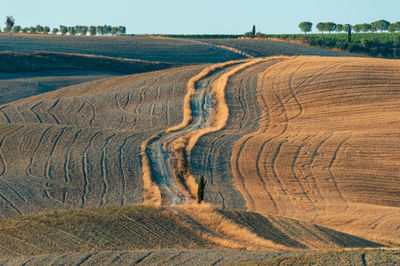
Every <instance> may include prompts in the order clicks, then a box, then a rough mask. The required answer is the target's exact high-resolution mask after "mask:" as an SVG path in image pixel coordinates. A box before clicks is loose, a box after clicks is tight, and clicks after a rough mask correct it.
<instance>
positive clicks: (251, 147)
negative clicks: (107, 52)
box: [0, 56, 400, 262]
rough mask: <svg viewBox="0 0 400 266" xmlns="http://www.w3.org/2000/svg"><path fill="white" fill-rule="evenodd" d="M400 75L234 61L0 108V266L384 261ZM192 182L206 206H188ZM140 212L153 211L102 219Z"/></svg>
mask: <svg viewBox="0 0 400 266" xmlns="http://www.w3.org/2000/svg"><path fill="white" fill-rule="evenodd" d="M399 67H400V63H398V62H397V61H393V60H378V59H367V58H345V57H337V58H333V57H329V58H328V57H327V58H323V57H283V56H280V57H271V58H264V59H262V58H258V59H247V60H241V61H234V62H226V63H220V64H215V65H195V66H186V67H179V68H172V69H168V70H162V71H156V72H151V73H143V74H135V75H127V76H121V77H113V78H109V79H105V80H97V81H91V82H87V83H83V84H79V85H74V86H70V87H65V88H62V89H59V90H55V91H51V92H47V93H44V94H40V95H36V96H33V97H29V98H26V99H21V100H18V101H15V102H11V103H8V104H4V105H2V106H0V202H1V204H0V215H1V217H2V220H1V223H0V228H1V230H0V237H3V241H2V242H5V243H7V245H5V246H3V256H4V257H8V256H10V255H13V254H14V253H12V252H16V253H17V254H14V255H20V256H25V255H27V256H31V255H41V254H45V253H49V252H50V253H54V252H59V253H64V251H65V250H68V251H70V252H75V251H76V252H81V253H79V254H75V255H70V257H69V258H70V259H71V260H75V259H78V260H79V261H80V260H83V261H82V262H85V261H89V260H91V259H93V260H95V259H96V258H98V259H101V258H102V256H103V255H104V254H106V253H104V251H107V250H109V249H113V248H116V249H119V250H132V249H137V248H139V249H154V248H159V247H162V248H177V247H182V246H185V247H194V248H217V247H218V248H236V249H257V250H268V251H279V250H298V249H331V248H343V247H378V246H381V243H383V244H386V245H399V243H400V235H399V234H400V212H399V203H400V198H399V195H400V187H399V184H400V182H399V177H398V172H399V171H398V170H399V169H398V166H399V165H398V160H397V158H398V148H397V147H398V146H399V145H398V144H399V143H398V139H399V136H398V132H396V130H397V128H398V126H399V121H400V120H399V119H398V117H399V115H400V109H399V107H398V106H399V105H398V100H397V99H398V98H399V97H398V96H399V95H398V94H399V93H400V89H399V88H400V86H399V85H400V74H399V73H400V72H399ZM155 165H158V166H160V165H161V167H160V168H157V167H155ZM166 172H167V173H166ZM200 175H204V176H205V177H206V179H207V180H208V183H207V185H206V190H205V201H206V202H208V203H209V204H190V203H193V202H194V200H195V198H196V192H197V191H196V189H197V186H196V184H195V182H196V181H197V180H198V177H199V176H200ZM142 202H145V203H146V204H153V205H162V207H159V209H154V208H148V207H123V208H116V207H115V206H127V205H132V204H134V203H142ZM187 203H189V204H187ZM171 205H172V207H171ZM175 205H178V206H175ZM110 206H114V207H113V208H110ZM96 208H97V209H96ZM60 209H61V210H65V209H66V210H65V211H61V212H56V213H54V212H50V213H49V212H47V213H46V212H45V213H40V212H42V211H49V210H60ZM76 209H83V210H76ZM249 211H250V212H249ZM38 212H39V214H37V213H38ZM30 213H33V214H31V215H26V214H30ZM122 214H123V215H122ZM121 215H122V216H121ZM149 215H150V216H149ZM126 216H127V217H128V218H126ZM131 216H132V217H133V218H132V217H131ZM10 217H11V218H10ZM129 217H131V218H132V219H129ZM283 217H285V218H283ZM137 221H139V223H137ZM142 222H144V223H145V224H147V223H150V224H151V226H152V227H151V229H143V228H144V227H143V226H142V225H143V223H142ZM165 224H169V226H167V227H163V225H165ZM159 227H160V228H159ZM168 228H171V230H170V231H168V230H167V229H168ZM330 228H333V229H335V230H338V231H335V230H333V229H330ZM53 229H54V230H53ZM142 229H143V230H144V231H143V230H142ZM46 230H47V231H46ZM138 230H139V231H138ZM140 230H142V231H140ZM165 230H167V231H165ZM28 232H29V233H28ZM124 232H125V233H124ZM75 234H77V235H75ZM120 234H123V235H122V236H120ZM143 234H148V235H149V237H146V239H147V238H148V239H149V240H148V241H147V242H146V241H143V237H142V235H143ZM155 234H156V235H157V236H156V235H155ZM78 235H83V236H84V240H83V242H82V241H78V240H76V237H77V236H78ZM10 236H12V237H10ZM14 236H17V237H16V238H15V237H14ZM13 237H14V238H13ZM141 237H142V238H141ZM170 237H171V238H170ZM179 237H180V238H182V239H178V238H179ZM67 238H68V239H69V238H72V239H75V240H76V241H75V240H74V241H75V242H73V241H71V240H70V241H69V240H68V239H67ZM121 239H123V240H121ZM140 239H141V240H140ZM164 239H166V240H165V241H164ZM37 241H40V243H39V242H37ZM373 241H376V242H373ZM83 243H85V244H83ZM87 243H94V244H93V245H92V246H89V245H87ZM11 246H12V247H13V248H11V249H10V248H9V247H11ZM27 246H35V247H39V248H36V249H33V248H32V249H29V248H27ZM0 247H2V245H0ZM29 252H31V253H29ZM82 252H83V253H82ZM97 252H100V253H97ZM160 252H161V251H160ZM139 253H140V252H139ZM139 253H137V254H139ZM153 253H154V251H148V252H147V253H140V254H142V255H139V257H137V255H135V254H136V253H135V254H131V253H129V254H130V255H129V256H127V260H128V261H131V260H134V261H136V260H138V262H141V261H145V260H148V259H149V260H150V258H151V257H152V254H153ZM200 253H201V252H200ZM82 254H84V255H82ZM116 254H117V255H115V256H116V257H115V259H116V260H117V257H118V256H120V255H119V254H120V253H116ZM180 254H181V253H178V254H176V253H174V254H171V256H173V257H174V258H179V257H180V256H181V255H180ZM98 256H99V257H98ZM185 256H186V255H185ZM188 256H193V258H198V257H196V256H199V255H188ZM268 256H269V255H268ZM26 259H28V258H26ZM32 259H33V260H35V258H32ZM43 259H45V260H47V259H55V260H57V259H62V258H59V257H58V256H56V255H54V256H53V257H51V256H50V257H43ZM154 259H156V260H157V258H154ZM29 260H30V259H29Z"/></svg>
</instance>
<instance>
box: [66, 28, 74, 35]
mask: <svg viewBox="0 0 400 266" xmlns="http://www.w3.org/2000/svg"><path fill="white" fill-rule="evenodd" d="M68 32H69V34H70V35H76V29H75V27H69V28H68Z"/></svg>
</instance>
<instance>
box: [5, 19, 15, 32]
mask: <svg viewBox="0 0 400 266" xmlns="http://www.w3.org/2000/svg"><path fill="white" fill-rule="evenodd" d="M14 24H15V19H14V17H13V16H7V18H6V28H8V29H9V31H11V29H12V27H14Z"/></svg>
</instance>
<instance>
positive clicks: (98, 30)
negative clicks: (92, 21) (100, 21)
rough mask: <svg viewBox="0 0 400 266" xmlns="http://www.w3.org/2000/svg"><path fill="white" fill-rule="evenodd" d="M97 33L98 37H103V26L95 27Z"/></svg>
mask: <svg viewBox="0 0 400 266" xmlns="http://www.w3.org/2000/svg"><path fill="white" fill-rule="evenodd" d="M97 33H98V34H99V35H104V27H103V26H97Z"/></svg>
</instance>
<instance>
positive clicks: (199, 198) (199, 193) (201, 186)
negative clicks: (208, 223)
mask: <svg viewBox="0 0 400 266" xmlns="http://www.w3.org/2000/svg"><path fill="white" fill-rule="evenodd" d="M206 184H207V181H204V176H201V177H200V180H199V186H198V188H197V203H198V204H200V203H201V202H202V201H203V199H204V187H205V186H206Z"/></svg>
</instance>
